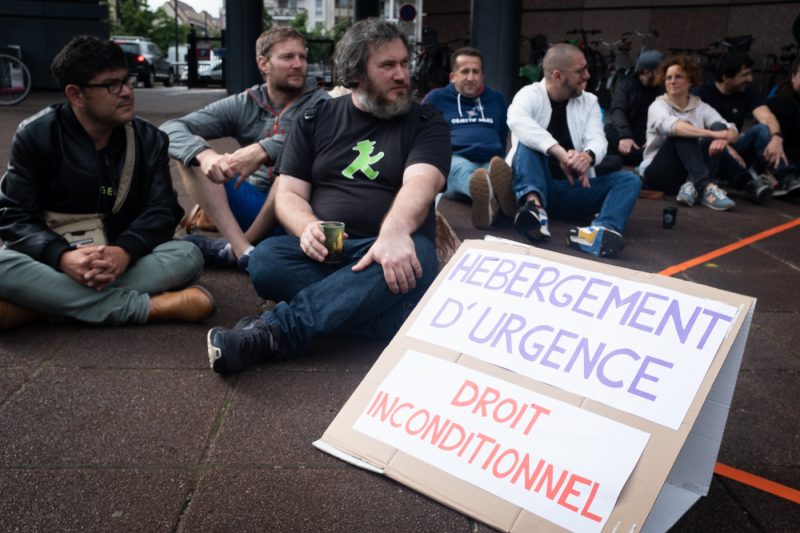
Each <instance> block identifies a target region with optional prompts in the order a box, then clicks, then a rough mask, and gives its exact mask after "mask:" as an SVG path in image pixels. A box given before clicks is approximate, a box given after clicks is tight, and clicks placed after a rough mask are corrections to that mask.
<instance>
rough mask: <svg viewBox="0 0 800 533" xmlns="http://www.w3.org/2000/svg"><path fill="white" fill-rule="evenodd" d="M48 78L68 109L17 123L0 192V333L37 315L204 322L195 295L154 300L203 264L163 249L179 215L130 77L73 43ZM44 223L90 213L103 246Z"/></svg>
mask: <svg viewBox="0 0 800 533" xmlns="http://www.w3.org/2000/svg"><path fill="white" fill-rule="evenodd" d="M52 70H53V75H54V76H55V78H56V80H57V81H58V83H59V85H60V87H61V88H62V90H63V91H64V95H65V96H66V98H67V103H66V104H58V105H54V106H52V107H49V108H47V109H44V110H42V111H40V112H39V113H38V114H36V115H34V116H33V117H31V118H29V119H27V120H25V121H23V123H22V124H21V125H20V126H19V128H18V130H17V132H16V135H15V136H14V141H13V144H12V147H11V159H10V162H9V165H8V170H7V171H6V173H5V174H4V175H3V178H2V181H0V239H2V241H3V242H4V246H3V248H2V249H0V330H3V329H7V328H9V327H13V326H15V325H18V324H21V323H24V322H28V321H31V320H33V319H36V318H40V317H45V316H50V317H65V318H71V319H76V320H80V321H84V322H90V323H95V324H123V323H128V322H132V323H145V322H148V321H154V320H189V321H194V320H202V319H203V318H206V317H207V316H209V315H210V314H211V313H213V311H214V302H213V299H212V298H211V295H210V294H209V293H208V292H207V291H206V290H205V289H202V288H201V287H197V286H192V287H188V288H185V289H183V290H180V291H177V292H170V293H167V292H164V291H167V290H171V289H175V288H181V287H186V286H187V285H189V284H190V283H192V282H193V281H195V280H196V279H197V278H198V277H199V275H200V272H201V270H202V265H203V259H202V257H201V254H200V253H199V251H198V250H197V249H196V247H194V246H193V245H192V244H191V243H185V242H180V241H173V240H172V235H173V232H174V230H175V226H176V225H177V223H178V221H179V220H180V217H181V216H182V214H183V210H182V209H181V207H180V206H179V205H178V202H177V195H176V194H175V191H174V190H173V188H172V181H171V178H170V174H169V159H168V155H167V145H168V141H167V136H166V135H165V134H164V133H161V132H159V131H158V129H157V128H155V127H154V126H152V125H151V124H148V123H147V122H145V121H143V120H141V119H138V118H135V117H134V110H133V101H134V95H133V86H134V82H135V78H131V76H130V75H129V73H128V68H127V66H126V63H125V57H124V55H123V53H122V50H121V49H120V48H119V46H117V45H116V44H114V43H113V42H110V41H104V40H101V39H98V38H96V37H91V36H78V37H75V38H73V39H72V40H71V41H70V42H69V43H68V44H67V45H66V46H65V47H64V48H63V49H62V50H61V51H60V52H59V53H58V55H57V56H56V57H55V59H54V60H53V64H52ZM126 163H127V165H126ZM131 164H132V168H131V167H130V165H131ZM126 166H128V167H129V168H128V169H127V170H126V168H125V167H126ZM126 174H127V175H130V179H128V180H124V179H123V175H126ZM123 181H128V182H129V185H127V186H126V185H124V184H123V183H121V182H123ZM118 194H119V195H120V197H121V199H124V201H121V202H116V200H117V195H118ZM115 204H117V205H115ZM119 204H121V205H119ZM52 213H67V214H71V215H75V214H99V215H100V216H101V218H102V220H103V230H104V231H103V234H104V236H102V237H101V236H98V237H97V240H93V241H92V240H91V239H88V238H83V239H79V241H78V242H73V243H72V244H71V243H70V241H68V240H67V239H66V238H65V237H62V234H61V233H60V232H58V231H57V230H58V227H57V226H56V225H53V224H48V223H47V220H48V217H50V215H51V214H52ZM50 218H52V217H50ZM87 241H90V242H87ZM102 241H105V242H102ZM151 294H152V295H155V296H152V297H151V296H150V295H151Z"/></svg>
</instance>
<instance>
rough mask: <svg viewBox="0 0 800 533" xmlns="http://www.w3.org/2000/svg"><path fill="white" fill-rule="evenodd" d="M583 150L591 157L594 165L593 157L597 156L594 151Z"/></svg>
mask: <svg viewBox="0 0 800 533" xmlns="http://www.w3.org/2000/svg"><path fill="white" fill-rule="evenodd" d="M584 151H585V152H586V153H587V154H589V157H591V158H592V166H594V163H595V159H596V158H597V156H595V155H594V152H592V151H591V150H584Z"/></svg>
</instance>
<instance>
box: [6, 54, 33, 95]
mask: <svg viewBox="0 0 800 533" xmlns="http://www.w3.org/2000/svg"><path fill="white" fill-rule="evenodd" d="M30 91H31V73H30V72H29V71H28V67H26V66H25V63H23V62H22V61H20V60H19V59H17V58H16V57H13V56H9V55H6V54H0V105H16V104H18V103H20V102H21V101H23V100H24V99H25V97H27V96H28V93H29V92H30Z"/></svg>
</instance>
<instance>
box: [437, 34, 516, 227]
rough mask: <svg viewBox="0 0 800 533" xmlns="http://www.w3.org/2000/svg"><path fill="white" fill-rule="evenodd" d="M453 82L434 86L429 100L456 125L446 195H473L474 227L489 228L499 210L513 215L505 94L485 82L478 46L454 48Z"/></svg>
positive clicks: (451, 130) (452, 124)
mask: <svg viewBox="0 0 800 533" xmlns="http://www.w3.org/2000/svg"><path fill="white" fill-rule="evenodd" d="M451 64H452V65H453V70H452V72H450V82H451V83H450V84H449V85H447V87H442V88H441V89H434V90H433V91H431V92H430V93H428V95H427V96H426V97H425V101H424V103H426V104H430V105H432V106H434V107H436V108H437V109H438V110H439V111H440V112H441V113H442V115H443V116H444V119H445V122H447V125H448V126H449V127H450V137H451V145H452V148H453V157H452V161H451V165H450V174H449V175H448V176H447V190H446V191H445V192H444V197H445V198H451V199H454V200H458V199H463V198H465V197H466V198H471V199H472V225H473V226H475V227H476V228H481V229H486V228H489V227H490V226H491V225H492V223H493V222H494V220H495V218H497V213H498V212H499V211H501V210H502V212H503V214H504V215H506V216H508V217H513V216H514V214H515V213H516V210H517V206H516V203H515V201H514V194H513V192H512V176H511V168H510V167H509V166H508V165H507V164H506V162H505V160H504V159H503V157H504V156H505V153H506V141H507V138H508V125H507V124H506V103H505V100H504V99H503V95H502V94H500V93H499V92H497V91H495V90H494V89H491V88H489V87H485V86H484V85H483V56H482V55H481V53H480V51H479V50H478V49H476V48H459V49H458V50H456V51H455V52H453V56H452V61H451Z"/></svg>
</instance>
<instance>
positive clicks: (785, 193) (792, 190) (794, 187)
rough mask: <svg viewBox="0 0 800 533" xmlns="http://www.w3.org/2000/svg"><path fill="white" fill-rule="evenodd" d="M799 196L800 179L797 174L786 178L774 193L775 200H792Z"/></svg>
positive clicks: (788, 175)
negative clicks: (785, 198) (782, 198)
mask: <svg viewBox="0 0 800 533" xmlns="http://www.w3.org/2000/svg"><path fill="white" fill-rule="evenodd" d="M797 195H800V178H798V177H797V175H796V174H787V175H786V176H784V177H783V179H782V180H781V182H780V183H779V184H778V186H777V187H775V190H774V191H772V196H774V197H775V198H781V197H787V198H791V197H793V196H797Z"/></svg>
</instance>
